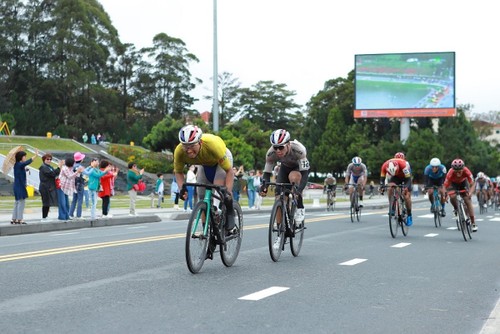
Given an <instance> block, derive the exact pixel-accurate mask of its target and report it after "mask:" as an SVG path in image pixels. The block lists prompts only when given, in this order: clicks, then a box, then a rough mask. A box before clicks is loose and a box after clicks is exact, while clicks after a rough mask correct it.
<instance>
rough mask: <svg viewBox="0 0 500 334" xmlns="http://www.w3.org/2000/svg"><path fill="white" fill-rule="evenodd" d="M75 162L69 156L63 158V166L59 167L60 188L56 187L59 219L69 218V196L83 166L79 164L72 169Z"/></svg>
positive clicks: (72, 192) (73, 191)
mask: <svg viewBox="0 0 500 334" xmlns="http://www.w3.org/2000/svg"><path fill="white" fill-rule="evenodd" d="M74 164H75V159H74V158H73V157H69V158H67V159H66V160H64V166H63V167H62V169H61V173H60V175H59V179H60V181H61V188H59V189H57V200H58V205H59V216H58V219H59V220H64V221H66V220H69V219H70V217H69V216H70V214H69V213H70V206H69V196H70V195H73V196H74V193H75V189H76V188H75V184H76V181H75V180H76V178H78V177H79V176H80V174H81V173H82V172H83V170H84V169H85V168H83V166H79V167H78V168H77V169H76V170H74V169H73V166H74Z"/></svg>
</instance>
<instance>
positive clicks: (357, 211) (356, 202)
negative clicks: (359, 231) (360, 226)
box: [354, 193, 361, 222]
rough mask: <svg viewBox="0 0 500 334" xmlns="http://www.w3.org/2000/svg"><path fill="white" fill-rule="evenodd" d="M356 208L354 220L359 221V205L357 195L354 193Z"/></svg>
mask: <svg viewBox="0 0 500 334" xmlns="http://www.w3.org/2000/svg"><path fill="white" fill-rule="evenodd" d="M354 207H355V208H356V220H357V221H358V222H360V221H361V207H360V206H359V195H358V193H356V198H355V206H354Z"/></svg>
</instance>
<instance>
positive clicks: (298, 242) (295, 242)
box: [290, 208, 306, 256]
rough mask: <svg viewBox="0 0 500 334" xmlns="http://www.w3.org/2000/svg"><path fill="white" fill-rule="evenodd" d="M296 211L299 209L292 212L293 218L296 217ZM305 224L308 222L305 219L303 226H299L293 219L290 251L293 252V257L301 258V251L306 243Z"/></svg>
mask: <svg viewBox="0 0 500 334" xmlns="http://www.w3.org/2000/svg"><path fill="white" fill-rule="evenodd" d="M295 210H297V208H294V209H293V210H292V211H293V212H292V214H291V216H292V217H293V216H294V213H295ZM305 224H306V220H305V219H304V220H303V221H302V223H301V224H299V225H297V224H296V223H295V219H293V222H292V224H291V225H292V227H291V229H292V235H293V236H292V237H291V238H290V250H291V251H292V255H293V256H299V253H300V249H301V248H302V242H303V241H304V230H305Z"/></svg>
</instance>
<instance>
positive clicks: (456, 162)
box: [451, 159, 465, 169]
mask: <svg viewBox="0 0 500 334" xmlns="http://www.w3.org/2000/svg"><path fill="white" fill-rule="evenodd" d="M464 167H465V163H464V161H463V160H462V159H455V160H453V162H452V163H451V168H453V169H463V168H464Z"/></svg>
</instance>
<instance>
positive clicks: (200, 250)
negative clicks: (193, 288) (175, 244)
mask: <svg viewBox="0 0 500 334" xmlns="http://www.w3.org/2000/svg"><path fill="white" fill-rule="evenodd" d="M208 219H210V218H209V217H207V204H206V203H205V202H198V203H197V204H196V206H195V207H194V210H193V212H192V213H191V217H189V222H188V226H187V231H186V263H187V266H188V269H189V271H190V272H192V273H193V274H196V273H197V272H199V271H200V269H201V267H203V263H204V262H205V259H206V257H207V251H208V244H209V240H210V228H208V229H207V233H206V234H205V233H204V226H205V224H206V223H207V221H208Z"/></svg>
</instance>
